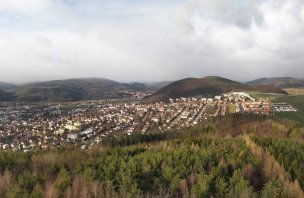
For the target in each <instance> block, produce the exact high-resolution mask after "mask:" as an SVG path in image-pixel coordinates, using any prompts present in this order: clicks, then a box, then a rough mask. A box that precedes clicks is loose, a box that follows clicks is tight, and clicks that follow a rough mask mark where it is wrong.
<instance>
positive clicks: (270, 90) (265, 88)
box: [252, 85, 288, 95]
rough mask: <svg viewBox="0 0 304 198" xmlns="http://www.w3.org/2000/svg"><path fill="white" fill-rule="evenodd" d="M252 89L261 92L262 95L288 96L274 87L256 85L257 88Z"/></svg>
mask: <svg viewBox="0 0 304 198" xmlns="http://www.w3.org/2000/svg"><path fill="white" fill-rule="evenodd" d="M252 87H253V89H254V90H255V91H257V92H261V93H276V94H285V95H287V94H288V93H287V92H286V91H284V90H282V89H279V88H276V87H273V86H271V85H256V86H252Z"/></svg>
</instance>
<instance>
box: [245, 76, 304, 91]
mask: <svg viewBox="0 0 304 198" xmlns="http://www.w3.org/2000/svg"><path fill="white" fill-rule="evenodd" d="M246 84H248V85H250V86H257V85H268V86H273V87H276V88H280V89H283V88H294V87H303V86H304V80H300V79H296V78H291V77H277V78H260V79H257V80H253V81H250V82H247V83H246Z"/></svg>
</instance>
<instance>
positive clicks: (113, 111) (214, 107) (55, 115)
mask: <svg viewBox="0 0 304 198" xmlns="http://www.w3.org/2000/svg"><path fill="white" fill-rule="evenodd" d="M272 109H274V110H275V111H295V109H294V108H293V107H292V106H291V105H288V104H271V103H270V102H269V101H267V100H257V99H255V98H253V97H251V96H250V95H249V94H247V93H243V92H230V93H226V94H223V95H219V96H215V97H214V98H197V97H189V98H178V99H170V100H169V102H166V103H165V102H159V103H151V104H144V103H141V102H139V101H119V100H106V101H105V100H99V101H83V102H76V103H75V102H74V103H62V104H28V105H23V104H14V105H10V106H9V107H1V108H0V148H1V149H3V150H7V149H11V150H14V151H17V150H22V151H24V152H28V151H31V150H34V149H52V148H57V147H62V146H79V147H80V148H81V149H89V148H91V147H92V146H93V145H94V144H97V143H99V142H100V141H102V140H103V139H104V138H106V137H108V136H117V135H119V134H128V135H131V134H133V133H151V132H153V131H160V132H166V131H170V130H173V129H182V128H187V127H190V126H194V125H197V124H198V123H200V122H202V121H204V120H208V119H212V118H216V117H219V116H225V115H226V114H229V113H254V114H264V115H269V114H271V112H272Z"/></svg>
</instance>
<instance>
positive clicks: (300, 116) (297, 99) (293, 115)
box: [272, 95, 304, 125]
mask: <svg viewBox="0 0 304 198" xmlns="http://www.w3.org/2000/svg"><path fill="white" fill-rule="evenodd" d="M272 101H273V102H287V103H289V104H291V105H293V106H294V107H295V108H296V109H297V110H298V112H280V113H276V115H278V116H279V117H281V118H282V117H286V118H288V119H293V120H296V121H298V122H300V123H302V125H304V95H292V96H279V97H277V98H275V99H273V100H272Z"/></svg>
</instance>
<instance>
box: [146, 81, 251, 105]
mask: <svg viewBox="0 0 304 198" xmlns="http://www.w3.org/2000/svg"><path fill="white" fill-rule="evenodd" d="M252 90H253V88H252V87H250V86H248V85H244V84H242V83H238V82H235V81H232V80H229V79H225V78H221V77H216V76H209V77H205V78H187V79H183V80H179V81H176V82H173V83H171V84H169V85H167V86H165V87H164V88H162V89H160V90H159V91H157V92H156V93H155V94H152V95H151V96H148V97H146V98H145V99H144V100H145V101H146V102H156V101H166V100H168V99H169V98H180V97H193V96H199V95H202V96H215V95H219V94H222V93H225V92H229V91H252Z"/></svg>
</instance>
